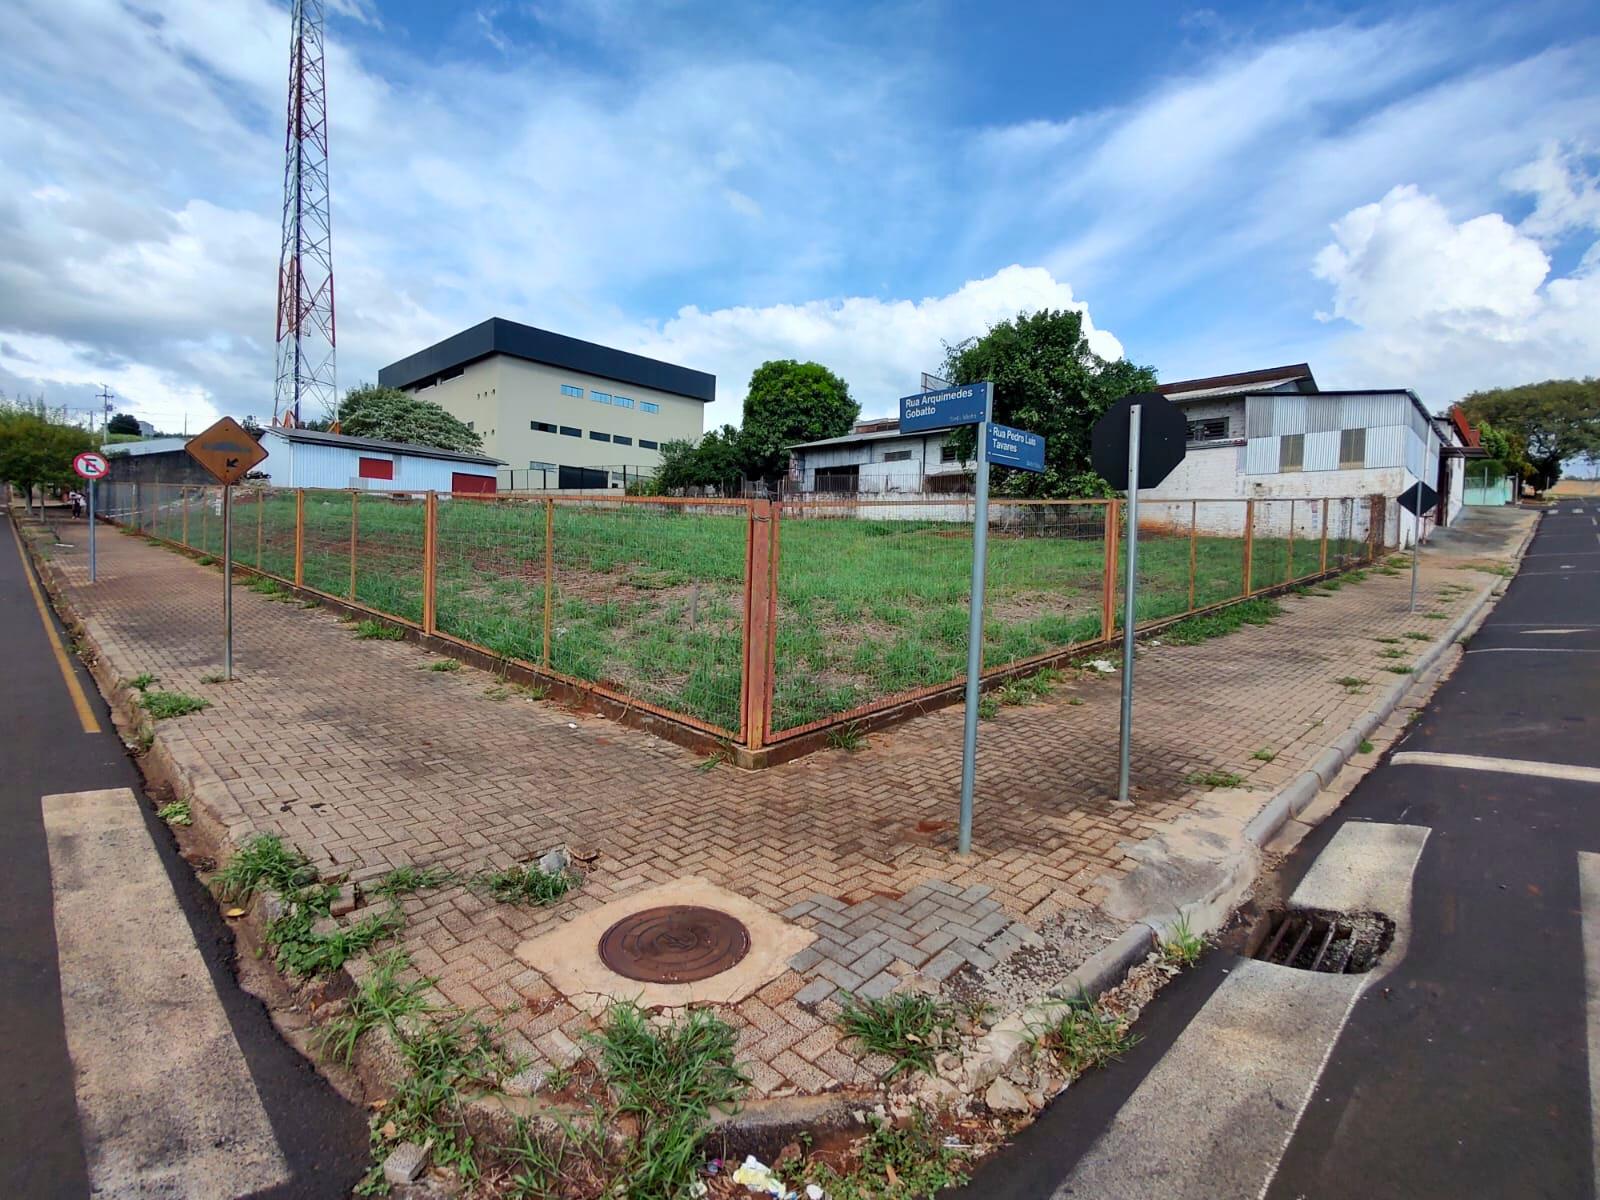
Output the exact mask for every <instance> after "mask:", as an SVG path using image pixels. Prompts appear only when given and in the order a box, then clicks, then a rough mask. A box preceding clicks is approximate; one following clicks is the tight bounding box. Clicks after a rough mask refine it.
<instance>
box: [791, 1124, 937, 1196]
mask: <svg viewBox="0 0 1600 1200" xmlns="http://www.w3.org/2000/svg"><path fill="white" fill-rule="evenodd" d="M856 1153H857V1154H858V1155H859V1157H860V1162H859V1164H858V1165H857V1166H856V1168H855V1169H854V1170H852V1171H848V1172H843V1173H841V1172H840V1171H839V1170H837V1169H836V1168H835V1167H833V1166H832V1165H831V1164H829V1163H826V1162H812V1163H810V1164H808V1165H807V1169H806V1171H805V1177H806V1179H807V1181H808V1182H814V1183H816V1184H817V1185H818V1186H819V1187H821V1188H822V1189H823V1191H824V1193H825V1194H826V1195H827V1197H828V1200H923V1198H924V1197H929V1196H933V1195H936V1194H938V1193H940V1192H943V1191H944V1190H945V1189H947V1188H954V1187H960V1186H961V1185H962V1184H963V1183H965V1182H966V1181H967V1170H966V1166H965V1163H964V1161H963V1155H962V1151H961V1150H960V1149H959V1148H957V1147H953V1146H950V1145H947V1144H946V1142H945V1139H944V1136H943V1133H942V1131H941V1130H940V1129H939V1127H938V1126H937V1125H936V1124H935V1123H934V1121H933V1119H932V1118H931V1117H929V1116H928V1114H927V1112H925V1111H924V1110H922V1109H917V1110H916V1111H915V1112H914V1113H913V1114H912V1115H911V1117H910V1119H909V1120H908V1121H907V1122H906V1123H905V1124H903V1125H895V1124H891V1123H890V1122H888V1121H878V1120H876V1119H874V1121H873V1129H872V1132H871V1133H870V1134H868V1135H867V1136H866V1137H865V1138H863V1139H862V1140H861V1142H860V1143H859V1145H858V1146H857V1147H856ZM801 1194H802V1195H803V1194H804V1193H801Z"/></svg>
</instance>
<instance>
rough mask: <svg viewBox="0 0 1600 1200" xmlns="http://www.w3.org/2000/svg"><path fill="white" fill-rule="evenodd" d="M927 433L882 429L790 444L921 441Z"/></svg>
mask: <svg viewBox="0 0 1600 1200" xmlns="http://www.w3.org/2000/svg"><path fill="white" fill-rule="evenodd" d="M942 432H944V431H943V430H931V429H930V430H929V431H928V433H942ZM927 436H928V434H927V433H901V432H900V430H899V429H880V430H878V431H876V432H875V433H847V434H845V435H844V436H843V437H831V438H818V439H817V440H816V441H814V442H798V443H796V444H795V445H793V446H790V447H789V449H791V450H811V449H814V448H815V447H817V446H848V445H850V444H851V443H853V442H883V441H888V440H889V439H890V438H906V439H907V440H910V441H921V440H922V439H923V438H925V437H927Z"/></svg>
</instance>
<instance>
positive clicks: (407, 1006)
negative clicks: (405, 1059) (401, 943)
mask: <svg viewBox="0 0 1600 1200" xmlns="http://www.w3.org/2000/svg"><path fill="white" fill-rule="evenodd" d="M410 965H411V959H410V958H409V957H408V956H407V954H406V952H405V951H404V950H389V951H386V952H385V953H383V954H375V955H373V958H372V970H371V971H369V972H368V974H367V977H366V978H365V979H363V980H362V981H361V986H360V987H358V988H357V989H356V994H355V995H354V996H352V997H350V1006H349V1007H348V1008H347V1009H345V1010H344V1012H342V1013H340V1014H339V1015H338V1016H336V1017H334V1018H333V1020H331V1021H329V1022H328V1023H327V1024H326V1025H324V1026H322V1027H321V1028H320V1029H318V1030H317V1032H316V1033H315V1034H314V1035H313V1036H312V1044H313V1045H314V1046H315V1047H316V1049H317V1052H318V1053H319V1054H322V1055H324V1056H325V1057H328V1058H336V1059H338V1060H339V1061H340V1062H342V1063H344V1065H345V1066H349V1065H350V1063H351V1062H352V1061H353V1060H354V1058H355V1053H356V1043H357V1042H358V1041H360V1040H361V1035H362V1034H364V1033H366V1032H367V1031H368V1030H369V1029H376V1028H377V1027H379V1026H380V1025H387V1026H388V1027H389V1028H390V1029H395V1028H396V1027H397V1023H398V1022H399V1021H400V1020H401V1018H403V1017H409V1016H421V1015H424V1014H426V1013H429V1012H431V1011H433V1006H432V1005H431V1004H429V1003H428V1001H427V998H426V996H425V995H424V993H426V992H427V990H428V989H429V988H430V987H432V986H433V985H434V984H435V983H436V982H437V980H434V979H431V978H427V977H423V978H420V979H414V980H411V981H410V982H406V983H403V982H401V980H400V975H401V973H402V972H404V971H405V969H406V968H407V967H409V966H410Z"/></svg>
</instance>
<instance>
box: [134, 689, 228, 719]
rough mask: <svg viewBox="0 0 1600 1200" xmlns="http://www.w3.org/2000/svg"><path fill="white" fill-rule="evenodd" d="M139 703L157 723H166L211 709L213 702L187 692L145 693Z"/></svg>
mask: <svg viewBox="0 0 1600 1200" xmlns="http://www.w3.org/2000/svg"><path fill="white" fill-rule="evenodd" d="M139 703H140V705H141V706H142V707H143V708H144V710H145V711H146V712H148V713H149V714H150V715H151V716H152V717H154V718H155V719H156V720H157V721H165V720H167V719H168V718H169V717H186V716H188V715H189V714H190V713H197V712H200V711H201V710H202V709H207V708H210V707H211V701H209V700H204V699H202V698H201V697H199V696H191V695H189V694H188V693H187V692H144V693H143V694H142V696H141V697H140V699H139Z"/></svg>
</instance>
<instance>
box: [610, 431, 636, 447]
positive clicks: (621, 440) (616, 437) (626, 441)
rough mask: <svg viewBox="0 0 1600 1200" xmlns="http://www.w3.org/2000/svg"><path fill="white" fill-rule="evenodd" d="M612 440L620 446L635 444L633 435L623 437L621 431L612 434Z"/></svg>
mask: <svg viewBox="0 0 1600 1200" xmlns="http://www.w3.org/2000/svg"><path fill="white" fill-rule="evenodd" d="M611 440H612V442H614V443H615V444H616V445H618V446H631V445H633V439H632V438H631V437H623V436H622V435H621V434H620V433H614V434H612V435H611Z"/></svg>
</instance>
